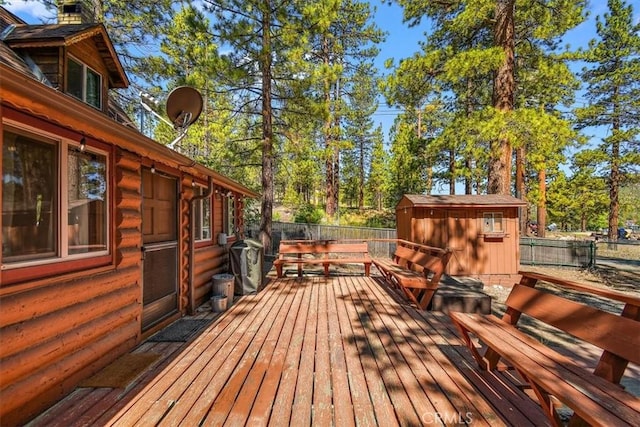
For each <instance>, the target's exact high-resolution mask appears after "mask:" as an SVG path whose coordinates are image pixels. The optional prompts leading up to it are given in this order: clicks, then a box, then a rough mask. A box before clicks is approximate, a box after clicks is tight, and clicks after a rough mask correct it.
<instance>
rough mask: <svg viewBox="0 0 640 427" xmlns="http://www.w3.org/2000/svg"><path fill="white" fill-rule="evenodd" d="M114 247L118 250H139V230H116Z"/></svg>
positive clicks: (140, 237)
mask: <svg viewBox="0 0 640 427" xmlns="http://www.w3.org/2000/svg"><path fill="white" fill-rule="evenodd" d="M116 246H117V247H118V248H120V249H124V248H135V249H137V250H140V247H142V234H141V233H140V230H138V229H134V228H125V229H118V230H116Z"/></svg>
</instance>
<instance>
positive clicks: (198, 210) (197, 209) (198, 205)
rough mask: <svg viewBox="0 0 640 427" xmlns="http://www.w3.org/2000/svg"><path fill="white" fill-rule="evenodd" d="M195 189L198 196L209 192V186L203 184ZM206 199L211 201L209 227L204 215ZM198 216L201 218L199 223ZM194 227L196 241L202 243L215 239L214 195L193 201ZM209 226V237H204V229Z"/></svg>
mask: <svg viewBox="0 0 640 427" xmlns="http://www.w3.org/2000/svg"><path fill="white" fill-rule="evenodd" d="M195 190H196V191H194V193H195V194H194V196H195V197H198V196H202V195H203V194H206V193H207V187H204V186H201V185H196V187H195ZM205 201H208V202H209V209H208V213H209V225H208V227H206V226H205V223H206V221H205V217H204V215H203V212H204V203H205ZM198 218H199V219H200V224H198V223H197V220H198ZM192 221H193V227H194V233H193V234H194V235H193V240H194V242H195V243H198V244H202V243H209V242H212V241H213V203H212V196H211V194H210V195H209V196H208V197H205V198H200V199H198V200H196V201H195V202H194V203H193V218H192ZM206 228H208V229H209V236H208V237H202V236H203V234H204V233H203V231H204V230H205V229H206ZM198 231H200V233H198Z"/></svg>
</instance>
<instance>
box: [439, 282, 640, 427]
mask: <svg viewBox="0 0 640 427" xmlns="http://www.w3.org/2000/svg"><path fill="white" fill-rule="evenodd" d="M519 274H520V275H521V276H522V279H521V280H520V283H518V284H515V285H514V287H513V289H512V291H511V293H510V294H509V297H508V298H507V301H506V306H507V310H506V312H505V314H504V316H503V317H502V319H499V318H498V317H496V316H493V315H478V314H469V313H457V312H451V313H449V316H450V317H451V318H452V319H453V322H454V323H455V324H456V326H457V327H458V329H459V331H460V333H461V335H462V338H463V340H464V342H465V344H466V345H467V346H468V347H469V349H470V350H471V353H472V354H473V356H474V358H475V359H476V360H477V362H478V364H479V366H480V367H481V368H482V369H498V368H504V365H503V364H502V363H501V364H500V365H501V366H500V367H499V366H498V362H499V361H500V360H501V359H503V360H504V361H506V362H507V364H509V365H511V366H510V367H511V368H514V369H515V370H517V371H518V372H519V373H520V375H521V376H522V377H523V378H524V380H525V381H526V382H527V383H528V384H529V385H530V386H531V388H532V390H533V392H534V393H535V395H536V397H537V399H538V401H539V402H540V404H541V406H542V408H543V410H544V412H545V413H546V415H547V416H548V417H549V420H550V421H551V423H552V424H553V425H562V420H561V419H560V417H559V416H558V413H557V411H556V408H555V405H554V400H553V399H554V398H555V399H557V401H559V402H560V403H562V404H564V405H566V406H567V407H569V408H570V409H572V410H573V415H572V418H571V420H570V422H569V425H585V424H591V425H609V426H613V425H616V426H618V425H633V426H638V425H640V398H638V397H637V396H634V395H632V394H631V393H629V392H627V391H625V390H624V389H623V388H622V387H621V386H620V385H619V382H620V380H621V378H622V376H623V375H624V371H625V370H626V368H627V365H628V363H629V362H631V363H635V364H638V363H640V298H638V297H636V296H631V295H627V294H624V293H621V292H616V291H613V290H610V289H604V288H593V287H590V286H587V285H583V284H579V283H575V282H572V281H568V280H563V279H559V278H556V277H552V276H548V275H544V274H538V273H533V272H522V271H521V272H520V273H519ZM539 281H544V282H548V283H550V284H553V285H556V286H558V287H560V288H561V289H562V290H563V291H564V293H563V294H562V295H558V294H556V293H551V292H547V291H545V290H543V289H541V288H536V284H537V283H538V282H539ZM566 290H569V291H577V292H578V293H580V294H581V295H583V296H584V295H588V296H591V297H593V296H597V297H604V298H607V299H609V300H612V301H615V302H619V303H623V304H624V308H623V310H622V313H621V314H620V315H616V314H613V313H610V312H606V311H604V310H601V309H599V308H596V307H592V306H589V305H586V304H584V303H582V302H576V301H574V300H571V299H568V297H567V292H566ZM522 314H527V315H529V316H531V317H533V318H535V319H538V320H539V321H542V322H544V323H546V324H548V325H551V326H553V327H555V328H558V329H560V330H562V331H564V332H567V333H569V334H571V335H573V336H574V337H576V338H578V339H580V340H582V341H584V342H588V343H590V344H593V345H595V346H597V347H599V348H600V349H602V350H603V353H602V356H601V357H600V360H599V362H598V364H597V366H596V368H595V370H594V371H593V372H592V371H591V370H589V369H587V368H585V367H584V366H582V365H579V364H577V363H576V362H575V361H574V360H572V358H571V357H568V356H565V355H561V354H560V353H558V352H557V351H555V350H553V349H551V348H550V347H548V346H546V345H544V344H542V343H541V342H540V341H538V340H536V339H534V338H533V337H531V336H529V335H527V334H525V333H524V332H522V331H521V330H520V329H518V328H517V327H516V324H517V322H518V320H519V318H520V317H521V315H522ZM471 335H474V336H475V337H477V338H478V339H479V340H480V341H481V342H482V343H484V345H485V346H486V351H485V354H484V356H482V355H481V354H480V348H478V347H476V345H475V343H474V342H473V341H472V338H471Z"/></svg>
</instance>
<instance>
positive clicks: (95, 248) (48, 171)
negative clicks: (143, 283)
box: [2, 128, 108, 268]
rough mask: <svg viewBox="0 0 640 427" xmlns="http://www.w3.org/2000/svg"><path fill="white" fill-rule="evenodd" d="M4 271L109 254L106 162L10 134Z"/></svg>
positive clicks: (5, 158)
mask: <svg viewBox="0 0 640 427" xmlns="http://www.w3.org/2000/svg"><path fill="white" fill-rule="evenodd" d="M2 136H3V141H2V264H3V268H7V267H14V266H20V267H22V266H24V265H25V264H29V263H40V262H42V261H44V260H51V261H55V260H60V259H72V258H78V257H83V256H87V254H89V253H90V254H101V255H103V254H106V253H107V251H108V246H107V240H108V239H107V235H108V233H107V230H108V221H107V201H108V200H107V194H108V188H107V187H108V179H107V156H106V155H104V154H101V153H99V152H97V151H92V150H91V151H90V150H89V149H87V150H86V151H84V152H81V151H80V150H79V149H78V148H77V147H75V146H73V145H71V144H68V143H67V142H65V141H61V140H54V139H49V138H46V137H41V136H36V135H31V134H29V133H26V132H23V131H18V130H15V131H14V130H9V129H8V128H5V131H4V132H3V135H2Z"/></svg>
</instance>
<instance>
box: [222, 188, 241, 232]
mask: <svg viewBox="0 0 640 427" xmlns="http://www.w3.org/2000/svg"><path fill="white" fill-rule="evenodd" d="M225 198H226V203H225V218H224V219H225V230H224V231H225V233H227V236H229V237H233V236H235V235H236V222H237V216H238V213H237V212H236V204H235V203H236V195H235V194H232V195H231V196H229V197H225ZM232 211H233V216H232V215H230V213H231V212H232Z"/></svg>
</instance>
